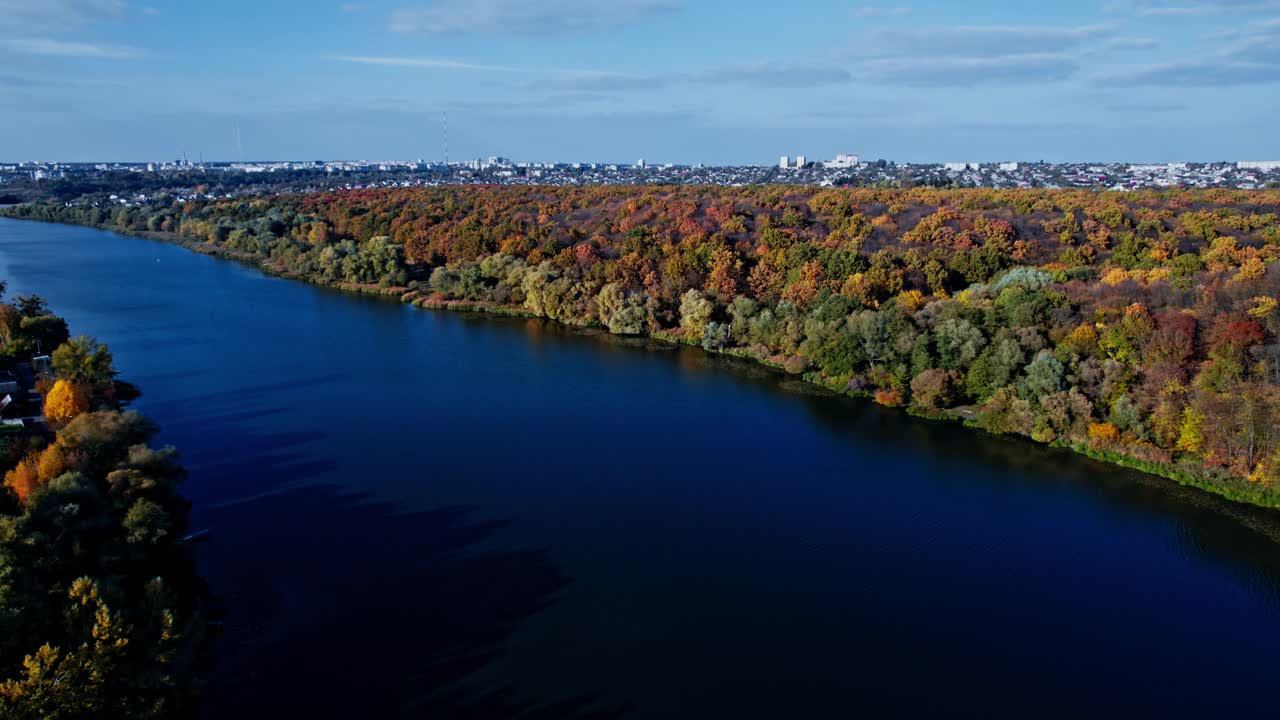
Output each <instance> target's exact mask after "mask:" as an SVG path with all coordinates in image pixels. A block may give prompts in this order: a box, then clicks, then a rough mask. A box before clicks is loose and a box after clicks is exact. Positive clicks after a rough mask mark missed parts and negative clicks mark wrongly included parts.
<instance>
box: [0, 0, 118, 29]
mask: <svg viewBox="0 0 1280 720" xmlns="http://www.w3.org/2000/svg"><path fill="white" fill-rule="evenodd" d="M127 12H128V4H127V3H126V2H125V0H0V18H3V19H4V25H5V32H6V33H8V32H11V31H13V30H24V31H32V30H36V31H58V32H63V31H66V30H74V29H78V28H80V27H83V26H85V25H89V24H92V23H98V22H109V21H115V20H121V19H123V18H124V17H125V15H126V14H127Z"/></svg>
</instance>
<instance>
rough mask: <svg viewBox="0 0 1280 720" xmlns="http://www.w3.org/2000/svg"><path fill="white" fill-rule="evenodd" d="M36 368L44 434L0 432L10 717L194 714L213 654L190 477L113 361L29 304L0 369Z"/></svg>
mask: <svg viewBox="0 0 1280 720" xmlns="http://www.w3.org/2000/svg"><path fill="white" fill-rule="evenodd" d="M2 294H3V283H0V295H2ZM50 351H52V352H50ZM41 353H48V354H47V355H44V354H41ZM37 356H38V358H37ZM45 358H47V360H45ZM33 359H35V360H36V362H35V363H32V360H33ZM28 364H33V365H34V366H35V370H34V377H35V378H36V389H37V390H38V396H37V397H36V398H35V400H34V403H35V405H36V410H35V411H36V412H37V413H42V414H43V418H44V423H43V424H39V423H32V422H29V421H27V424H26V426H25V427H16V426H10V425H5V426H4V427H3V428H0V466H2V467H0V470H3V472H4V480H3V487H2V488H0V717H4V718H7V719H12V720H24V719H28V718H29V719H31V720H37V719H39V720H73V719H75V720H79V719H85V720H87V719H88V718H118V717H130V718H155V719H161V718H179V717H190V716H191V715H192V714H193V710H194V704H193V702H194V697H195V695H196V693H197V691H198V689H199V684H200V683H199V677H200V675H201V669H202V667H203V665H204V664H205V663H206V662H207V660H206V650H207V647H208V643H207V633H206V629H205V628H206V623H205V620H204V618H203V611H202V609H201V608H202V604H203V598H204V594H205V593H204V589H203V586H202V584H201V582H200V580H199V577H198V576H197V574H196V571H195V564H194V559H193V557H192V555H191V552H190V549H189V547H188V546H187V545H186V544H184V543H183V542H182V540H181V538H182V537H183V536H184V535H185V534H186V532H187V514H188V509H189V507H188V503H187V501H186V500H185V499H184V498H183V497H182V496H181V495H179V494H178V485H179V483H180V482H181V481H182V480H183V478H184V477H185V472H184V471H183V469H182V467H181V466H180V465H179V464H178V461H177V456H176V454H175V452H174V450H173V449H172V448H164V449H159V450H157V449H152V448H151V447H149V446H148V444H147V443H148V441H149V440H150V438H151V437H152V436H153V435H154V434H155V432H156V428H155V427H154V426H153V425H152V424H151V423H150V422H148V421H147V420H146V419H145V418H143V417H142V416H141V415H139V414H138V413H137V412H134V411H130V410H126V409H125V405H126V402H127V400H128V399H129V398H130V397H132V396H133V395H134V394H135V393H134V392H133V391H132V390H131V387H130V386H128V385H127V384H126V383H122V382H120V381H118V380H116V379H115V378H116V371H115V368H114V366H113V360H112V357H111V352H110V350H109V349H108V348H107V347H106V346H105V345H102V344H100V343H98V342H96V341H94V340H92V339H91V338H88V337H83V336H81V337H74V338H73V337H69V333H68V330H67V324H66V322H65V321H64V320H63V319H62V318H60V317H57V316H56V315H54V314H52V313H51V312H50V311H49V308H48V307H47V304H46V303H45V301H44V300H42V299H41V298H39V297H35V296H19V297H18V298H16V299H15V300H14V302H11V303H9V302H4V303H0V368H6V369H9V370H10V371H12V370H13V369H22V368H23V367H26V366H28ZM22 402H25V401H22ZM11 414H12V413H11Z"/></svg>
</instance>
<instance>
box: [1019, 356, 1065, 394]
mask: <svg viewBox="0 0 1280 720" xmlns="http://www.w3.org/2000/svg"><path fill="white" fill-rule="evenodd" d="M1064 370H1065V369H1064V368H1063V366H1062V363H1061V362H1060V361H1059V360H1058V359H1057V358H1055V357H1054V356H1053V353H1051V352H1049V351H1048V350H1041V351H1040V354H1038V355H1036V357H1035V359H1034V360H1032V361H1031V364H1030V365H1027V374H1026V376H1025V377H1024V378H1023V379H1022V382H1021V383H1020V384H1019V386H1018V387H1019V390H1020V391H1021V392H1020V394H1021V395H1022V396H1023V397H1025V398H1027V399H1028V400H1031V401H1033V402H1039V401H1040V399H1041V398H1043V397H1045V396H1047V395H1052V394H1053V393H1056V392H1058V391H1060V390H1062V382H1063V373H1064Z"/></svg>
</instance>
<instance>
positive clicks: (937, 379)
mask: <svg viewBox="0 0 1280 720" xmlns="http://www.w3.org/2000/svg"><path fill="white" fill-rule="evenodd" d="M959 377H960V374H959V373H958V372H955V371H950V372H948V371H946V370H941V369H938V368H934V369H932V370H925V371H924V372H922V373H920V374H919V375H917V376H916V377H915V379H913V380H912V381H911V401H912V403H913V404H914V405H915V406H916V407H918V408H922V409H925V410H935V409H937V408H939V407H946V406H947V405H950V404H951V394H952V389H953V388H954V386H955V383H956V381H957V380H958V379H959Z"/></svg>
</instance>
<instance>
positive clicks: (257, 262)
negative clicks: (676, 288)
mask: <svg viewBox="0 0 1280 720" xmlns="http://www.w3.org/2000/svg"><path fill="white" fill-rule="evenodd" d="M6 219H10V220H23V221H29V222H43V223H45V224H54V225H69V226H74V227H85V228H90V229H94V230H103V231H106V232H114V233H116V234H119V235H125V236H129V237H136V238H139V239H144V240H151V241H155V242H164V243H167V244H171V245H178V246H181V247H183V248H184V249H186V250H189V251H191V252H195V253H198V254H200V255H205V256H209V257H214V258H217V259H220V260H230V261H232V262H236V263H240V264H244V265H247V266H251V267H253V268H254V269H256V270H258V271H260V272H262V273H264V274H266V275H269V276H272V277H279V278H283V279H287V280H293V281H298V282H304V283H306V284H308V285H312V286H314V287H320V288H326V289H329V290H336V291H339V292H342V293H346V294H351V295H360V296H363V297H379V298H383V299H386V300H394V301H395V302H398V303H401V304H405V305H411V306H413V307H415V308H419V309H425V310H443V311H450V312H461V313H471V314H478V315H486V316H490V317H507V318H521V319H537V320H541V321H544V322H547V323H553V324H555V325H556V326H558V327H562V328H566V329H569V330H573V331H578V332H585V331H588V330H591V329H593V328H599V326H598V325H596V326H592V325H575V324H571V323H564V322H560V321H558V320H554V319H552V318H548V317H545V316H542V315H538V314H536V313H534V312H533V311H531V310H529V309H527V308H524V307H523V306H517V305H500V304H496V303H486V302H476V301H469V300H434V299H431V298H429V297H427V296H425V295H424V294H423V293H422V292H421V291H420V290H416V289H413V288H410V287H407V286H388V287H383V286H378V285H360V284H354V283H329V282H318V281H316V280H315V279H313V278H310V277H307V276H303V275H299V274H297V273H292V272H289V271H288V270H285V269H283V268H280V267H279V266H276V265H274V264H272V263H271V262H270V261H269V259H266V258H263V257H261V256H259V255H257V254H254V253H249V252H243V251H237V250H228V249H226V248H221V247H217V246H215V245H211V244H209V243H206V242H199V241H195V240H192V239H191V238H188V237H185V236H183V235H181V234H179V233H173V232H161V231H137V230H129V229H121V228H117V227H114V226H111V225H91V224H83V223H74V222H58V221H45V220H38V219H32V218H21V217H11V216H6ZM605 332H606V333H607V332H608V331H607V330H606V331H605ZM611 335H612V334H611ZM616 337H632V338H636V339H642V340H645V341H647V342H651V343H656V344H661V345H666V346H681V345H684V346H689V347H693V348H696V349H698V350H699V351H700V352H703V353H706V354H707V355H714V356H721V357H733V358H736V359H738V360H741V361H749V362H751V363H752V364H753V365H756V366H760V367H762V368H765V369H767V370H769V371H771V372H774V373H778V374H780V375H783V376H786V377H787V378H789V379H791V380H792V381H793V382H801V383H804V384H805V385H806V386H809V387H812V388H814V389H818V390H821V391H823V392H824V393H830V394H831V395H833V396H835V397H843V398H848V399H853V400H859V401H870V402H874V396H873V394H872V393H870V392H863V391H854V390H850V389H848V388H847V387H835V386H834V385H835V383H832V382H830V381H828V380H827V378H825V377H823V376H821V375H819V374H817V373H814V372H807V373H802V374H796V373H792V372H790V371H788V370H787V369H786V368H784V367H783V366H782V365H781V364H779V363H776V362H771V361H770V360H769V359H768V358H760V357H758V356H756V355H754V354H752V353H751V352H750V351H749V350H747V349H746V348H732V349H725V350H708V349H706V348H704V347H702V346H701V344H700V343H697V342H695V341H692V340H689V339H687V338H683V337H679V336H677V335H676V334H674V333H672V332H670V331H659V332H656V333H645V334H642V335H635V336H616ZM877 404H880V403H877ZM885 407H888V408H891V409H894V410H898V411H903V412H906V413H907V414H908V415H911V416H913V417H916V418H918V419H921V420H931V421H935V422H948V423H960V424H962V425H964V426H965V427H966V428H967V429H968V430H971V431H975V432H984V433H987V434H989V435H997V436H1002V437H1012V438H1014V439H1020V440H1026V441H1027V442H1031V443H1034V444H1035V445H1038V446H1041V447H1051V448H1061V449H1067V450H1071V451H1072V452H1074V453H1076V454H1079V455H1083V456H1085V457H1088V458H1090V459H1092V460H1095V461H1098V462H1102V463H1106V464H1107V465H1110V466H1115V467H1121V468H1125V469H1127V470H1133V471H1138V472H1141V473H1144V474H1146V475H1150V476H1153V477H1157V478H1160V479H1162V480H1164V481H1168V482H1172V483H1175V484H1176V485H1178V486H1181V487H1184V488H1194V489H1196V490H1199V491H1201V492H1205V493H1208V494H1210V495H1212V496H1215V497H1217V498H1219V499H1221V500H1224V501H1227V502H1229V503H1235V504H1239V505H1244V506H1248V507H1251V508H1259V509H1264V510H1280V500H1269V501H1268V500H1267V499H1265V498H1264V497H1263V494H1262V493H1261V492H1260V491H1259V492H1255V493H1250V492H1247V490H1250V489H1253V488H1254V487H1256V485H1255V484H1254V483H1251V482H1249V481H1248V480H1244V479H1237V478H1234V476H1229V475H1225V474H1224V475H1220V476H1218V477H1216V478H1215V477H1213V476H1212V475H1209V474H1208V473H1209V472H1210V471H1207V470H1204V469H1203V468H1202V467H1197V466H1193V465H1190V464H1187V463H1181V464H1178V463H1175V464H1162V463H1152V462H1148V461H1144V460H1141V459H1138V458H1135V457H1132V456H1129V455H1126V454H1124V453H1120V452H1115V451H1112V450H1107V449H1101V448H1096V447H1091V446H1088V445H1084V444H1079V443H1068V442H1063V441H1061V440H1055V441H1053V442H1049V443H1045V442H1040V441H1037V440H1034V439H1032V438H1030V437H1023V436H1018V435H1013V436H1010V435H1009V434H1007V433H992V432H990V431H988V430H986V429H984V428H981V427H979V426H978V425H977V423H976V421H975V420H974V419H973V417H972V412H971V409H969V408H951V409H945V410H938V411H933V412H924V411H921V410H919V409H917V408H914V407H911V406H908V405H885ZM966 410H970V412H968V414H966V412H965V411H966ZM1224 480H1225V481H1224ZM1268 535H1269V536H1270V535H1272V533H1268ZM1274 539H1276V540H1277V541H1278V542H1280V536H1274Z"/></svg>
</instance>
